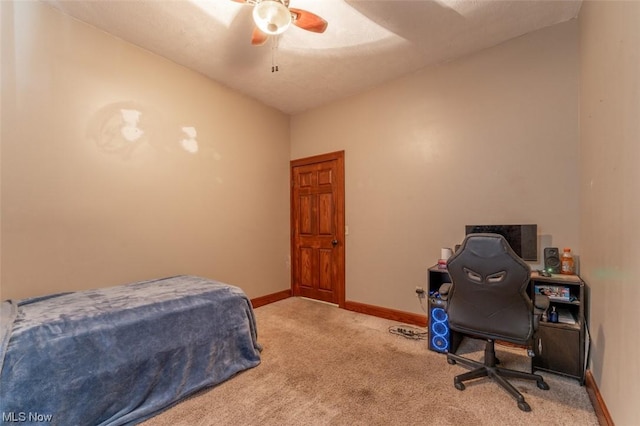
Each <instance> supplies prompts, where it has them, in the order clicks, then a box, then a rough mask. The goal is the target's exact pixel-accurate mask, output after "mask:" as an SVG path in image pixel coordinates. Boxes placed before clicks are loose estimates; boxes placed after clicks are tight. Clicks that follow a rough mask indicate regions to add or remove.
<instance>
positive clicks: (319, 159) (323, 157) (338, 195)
mask: <svg viewBox="0 0 640 426" xmlns="http://www.w3.org/2000/svg"><path fill="white" fill-rule="evenodd" d="M334 160H335V161H336V177H335V179H336V185H335V193H334V196H335V214H336V227H337V232H338V237H339V244H338V245H337V246H336V250H338V255H337V258H338V259H337V261H336V263H337V266H338V268H337V269H338V271H337V272H336V277H335V279H336V283H335V288H334V291H335V292H336V293H337V295H338V306H339V307H340V308H344V307H345V293H346V291H345V284H346V283H345V276H346V273H345V269H346V263H345V257H346V256H345V252H346V241H345V229H346V228H345V209H344V205H345V191H344V182H345V180H344V151H336V152H330V153H327V154H320V155H314V156H312V157H306V158H300V159H296V160H291V162H290V166H289V182H290V187H289V211H290V218H289V220H290V222H289V230H290V238H291V245H290V247H289V251H290V253H291V294H292V295H294V296H295V292H294V287H295V284H294V283H295V272H296V268H297V265H298V263H297V262H298V259H297V258H296V256H297V254H296V253H297V251H296V250H295V235H294V229H293V223H294V208H293V206H294V197H293V186H294V180H293V169H294V168H295V167H299V166H307V165H310V164H316V163H323V162H326V161H334Z"/></svg>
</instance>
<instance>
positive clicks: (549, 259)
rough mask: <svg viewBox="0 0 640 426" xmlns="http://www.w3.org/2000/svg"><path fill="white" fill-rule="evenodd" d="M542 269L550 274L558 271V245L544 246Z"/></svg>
mask: <svg viewBox="0 0 640 426" xmlns="http://www.w3.org/2000/svg"><path fill="white" fill-rule="evenodd" d="M544 270H545V271H547V272H551V273H552V274H559V273H560V253H559V252H558V247H545V249H544Z"/></svg>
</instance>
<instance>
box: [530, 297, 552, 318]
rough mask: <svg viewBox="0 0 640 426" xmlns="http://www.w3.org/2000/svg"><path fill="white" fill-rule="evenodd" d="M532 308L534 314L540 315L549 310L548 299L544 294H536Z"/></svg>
mask: <svg viewBox="0 0 640 426" xmlns="http://www.w3.org/2000/svg"><path fill="white" fill-rule="evenodd" d="M533 306H534V307H535V309H534V313H536V314H542V313H543V312H544V311H546V310H547V309H549V298H548V297H547V296H545V295H544V294H536V297H535V299H534V300H533ZM538 311H539V312H538Z"/></svg>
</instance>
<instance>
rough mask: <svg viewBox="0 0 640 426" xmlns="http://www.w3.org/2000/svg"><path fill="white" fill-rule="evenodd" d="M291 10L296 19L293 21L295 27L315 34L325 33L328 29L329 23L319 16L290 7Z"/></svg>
mask: <svg viewBox="0 0 640 426" xmlns="http://www.w3.org/2000/svg"><path fill="white" fill-rule="evenodd" d="M289 10H290V11H291V13H293V14H294V15H295V16H296V18H295V19H294V21H293V25H295V26H297V27H300V28H302V29H303V30H307V31H313V32H314V33H323V32H324V31H325V30H326V29H327V25H329V24H328V23H327V21H325V20H324V19H322V18H321V17H319V16H318V15H316V14H314V13H311V12H307V11H306V10H302V9H295V8H293V7H290V8H289Z"/></svg>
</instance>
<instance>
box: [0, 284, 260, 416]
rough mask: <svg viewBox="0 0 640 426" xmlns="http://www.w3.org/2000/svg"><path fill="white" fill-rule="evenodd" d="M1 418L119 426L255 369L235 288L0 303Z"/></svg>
mask: <svg viewBox="0 0 640 426" xmlns="http://www.w3.org/2000/svg"><path fill="white" fill-rule="evenodd" d="M1 316H2V329H1V330H0V331H1V333H2V334H1V335H0V345H1V347H0V349H1V351H2V352H1V354H0V355H1V357H0V415H2V422H20V423H22V424H29V423H32V424H36V423H39V422H46V423H47V424H55V425H65V426H66V425H122V424H132V423H136V422H139V421H141V420H143V419H146V418H148V417H151V416H152V415H153V414H155V413H157V412H158V411H161V410H163V409H165V408H167V407H169V406H170V405H172V404H174V403H176V402H177V401H179V400H180V399H182V398H184V397H186V396H188V395H190V394H192V393H194V392H195V391H197V390H200V389H202V388H205V387H208V386H213V385H215V384H218V383H220V382H222V381H224V380H226V379H228V378H230V377H231V376H233V375H234V374H236V373H238V372H240V371H242V370H245V369H248V368H251V367H254V366H256V365H258V364H259V363H260V346H259V344H258V342H257V333H256V324H255V318H254V315H253V309H252V307H251V303H250V301H249V300H248V299H247V297H246V295H245V294H244V292H243V291H242V290H240V289H239V288H237V287H234V286H230V285H227V284H222V283H219V282H216V281H212V280H208V279H205V278H200V277H194V276H179V277H172V278H165V279H159V280H153V281H145V282H140V283H134V284H129V285H124V286H118V287H110V288H104V289H98V290H90V291H82V292H74V293H65V294H58V295H53V296H47V297H43V298H36V299H27V300H22V301H19V302H17V303H16V302H12V301H7V302H3V303H2V311H1Z"/></svg>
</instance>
